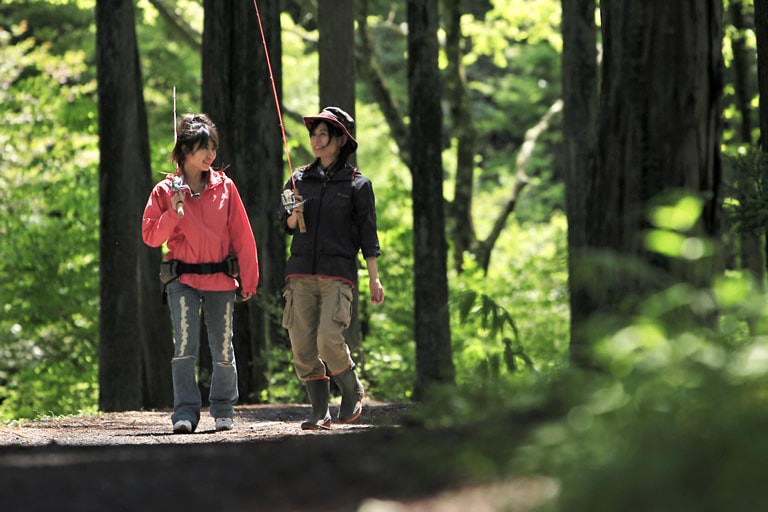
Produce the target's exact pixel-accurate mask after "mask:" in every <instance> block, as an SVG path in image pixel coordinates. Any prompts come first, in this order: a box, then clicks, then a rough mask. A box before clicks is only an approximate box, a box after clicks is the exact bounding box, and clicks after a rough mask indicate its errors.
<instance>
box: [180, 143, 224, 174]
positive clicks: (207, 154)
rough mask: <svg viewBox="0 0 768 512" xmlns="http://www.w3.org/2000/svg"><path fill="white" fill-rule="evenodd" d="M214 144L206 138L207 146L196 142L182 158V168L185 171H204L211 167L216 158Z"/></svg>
mask: <svg viewBox="0 0 768 512" xmlns="http://www.w3.org/2000/svg"><path fill="white" fill-rule="evenodd" d="M216 149H217V148H216V146H215V144H214V143H213V141H212V140H210V139H209V140H208V145H207V146H202V145H200V144H198V145H197V146H195V148H194V149H193V150H192V152H191V153H187V156H186V158H185V159H184V170H185V171H187V172H204V171H207V170H208V169H210V168H211V166H212V165H213V162H214V160H216Z"/></svg>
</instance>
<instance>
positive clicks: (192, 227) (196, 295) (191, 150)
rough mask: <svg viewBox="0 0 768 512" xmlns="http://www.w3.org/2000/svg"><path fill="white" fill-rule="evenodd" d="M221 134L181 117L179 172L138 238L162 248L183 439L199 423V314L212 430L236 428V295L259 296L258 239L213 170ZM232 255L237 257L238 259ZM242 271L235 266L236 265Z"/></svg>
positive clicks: (154, 198) (162, 188)
mask: <svg viewBox="0 0 768 512" xmlns="http://www.w3.org/2000/svg"><path fill="white" fill-rule="evenodd" d="M218 147H219V135H218V132H217V130H216V126H215V125H214V124H213V123H212V122H211V120H210V119H209V118H208V116H206V115H205V114H189V115H186V116H184V117H183V118H182V119H181V121H180V123H179V127H178V130H177V136H176V144H175V146H174V148H173V152H172V153H171V159H172V161H173V162H174V163H175V164H176V166H177V170H176V174H174V175H169V176H167V177H166V178H165V179H163V180H161V181H160V182H159V183H157V185H155V187H154V189H153V190H152V193H151V194H150V196H149V200H148V201H147V205H146V208H145V209H144V216H143V221H142V236H143V239H144V242H145V243H146V244H147V245H149V246H151V247H159V246H161V245H163V244H164V243H166V244H167V248H168V251H167V254H166V255H165V258H164V262H163V264H162V265H161V267H162V268H161V280H162V281H163V283H164V284H165V290H166V293H167V296H168V304H169V307H170V310H171V317H172V320H173V328H174V354H173V360H172V361H171V371H172V374H173V415H172V417H171V421H172V423H173V431H174V432H175V433H180V434H188V433H192V432H194V431H195V429H196V428H197V424H198V422H199V421H200V408H201V406H202V400H201V396H200V390H199V388H198V385H197V378H196V367H197V353H198V348H199V345H200V314H201V310H202V314H204V315H205V323H206V326H207V333H208V343H209V348H210V350H211V357H212V360H213V374H212V376H211V389H210V396H209V399H210V404H211V405H210V413H211V416H213V418H215V426H216V430H231V429H232V428H233V420H232V417H233V413H234V404H235V403H236V402H237V399H238V392H237V367H236V365H235V353H234V347H233V345H232V312H233V308H234V303H235V293H236V291H237V289H238V286H239V287H240V288H241V295H242V298H243V300H248V299H250V298H251V297H253V295H255V294H256V288H257V286H258V284H259V263H258V257H257V251H256V241H255V240H254V237H253V231H252V230H251V225H250V222H249V221H248V215H247V213H246V211H245V207H244V206H243V202H242V200H241V198H240V194H239V192H238V190H237V187H236V186H235V183H234V182H233V181H232V180H231V179H230V178H229V177H228V176H227V175H226V174H224V172H223V171H217V170H215V169H214V168H213V162H214V160H216V151H217V150H218ZM235 258H236V259H235ZM238 266H239V268H238Z"/></svg>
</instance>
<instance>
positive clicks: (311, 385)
mask: <svg viewBox="0 0 768 512" xmlns="http://www.w3.org/2000/svg"><path fill="white" fill-rule="evenodd" d="M305 386H306V388H307V395H309V403H311V404H312V417H311V418H310V419H308V420H307V421H305V422H304V423H302V424H301V429H302V430H328V429H329V428H331V413H330V411H328V400H329V397H330V395H331V382H330V381H329V380H328V379H327V378H326V379H315V380H308V381H306V382H305Z"/></svg>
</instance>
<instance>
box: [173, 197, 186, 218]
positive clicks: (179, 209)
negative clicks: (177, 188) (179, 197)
mask: <svg viewBox="0 0 768 512" xmlns="http://www.w3.org/2000/svg"><path fill="white" fill-rule="evenodd" d="M175 210H176V215H178V216H179V218H184V201H178V202H177V203H176V208H175Z"/></svg>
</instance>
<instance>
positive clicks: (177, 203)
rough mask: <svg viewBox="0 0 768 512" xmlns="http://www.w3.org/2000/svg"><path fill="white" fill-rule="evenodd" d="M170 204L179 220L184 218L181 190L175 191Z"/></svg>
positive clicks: (182, 192)
mask: <svg viewBox="0 0 768 512" xmlns="http://www.w3.org/2000/svg"><path fill="white" fill-rule="evenodd" d="M171 204H172V205H173V211H175V212H176V215H178V216H179V218H182V217H184V191H183V190H177V191H176V192H175V193H174V194H173V197H171Z"/></svg>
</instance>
